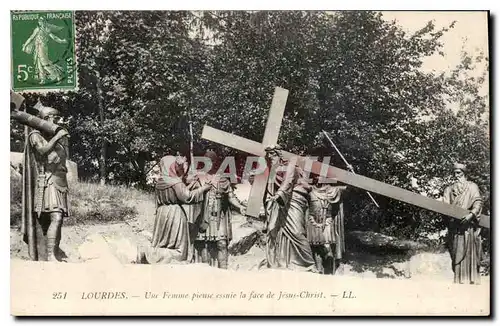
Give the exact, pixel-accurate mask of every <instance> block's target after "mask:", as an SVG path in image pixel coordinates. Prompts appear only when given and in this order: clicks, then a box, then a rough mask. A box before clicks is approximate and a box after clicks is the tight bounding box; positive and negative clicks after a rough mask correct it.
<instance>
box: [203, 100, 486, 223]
mask: <svg viewBox="0 0 500 326" xmlns="http://www.w3.org/2000/svg"><path fill="white" fill-rule="evenodd" d="M273 102H274V101H273ZM271 109H272V108H271ZM268 124H269V123H268ZM280 125H281V123H280ZM266 129H267V126H266ZM278 130H279V128H278ZM201 137H202V138H203V139H207V140H210V141H213V142H216V143H219V144H221V145H224V146H227V147H231V148H234V149H237V150H240V151H244V152H247V153H250V154H253V155H256V156H261V157H263V156H265V151H264V149H265V145H264V144H263V143H258V142H255V141H252V140H249V139H246V138H243V137H240V136H236V135H234V134H231V133H227V132H224V131H221V130H218V129H214V128H212V127H209V126H206V125H205V126H204V127H203V133H202V136H201ZM281 153H282V155H283V157H284V158H285V159H288V160H290V161H292V162H293V161H296V164H297V165H298V166H300V167H302V168H305V167H308V170H309V171H308V172H312V173H314V174H318V175H321V176H324V177H327V178H335V179H337V180H338V181H340V182H343V183H345V184H348V185H351V186H353V187H357V188H361V189H364V190H368V191H370V192H374V193H377V194H380V195H383V196H387V197H389V198H393V199H396V200H399V201H402V202H405V203H408V204H412V205H415V206H418V207H422V208H425V209H428V210H431V211H434V212H437V213H441V214H443V215H447V216H451V217H454V218H457V219H461V218H462V217H463V216H465V215H466V214H467V213H468V212H469V211H468V210H465V209H463V208H460V207H458V206H455V205H450V204H447V203H445V202H441V201H438V200H435V199H432V198H429V197H425V196H422V195H420V194H417V193H414V192H411V191H408V190H406V189H403V188H399V187H396V186H392V185H389V184H387V183H383V182H380V181H377V180H375V179H371V178H367V177H364V176H362V175H359V174H354V173H351V172H348V171H346V170H342V169H339V168H336V167H333V166H330V165H328V164H324V163H322V162H319V161H315V160H312V159H310V158H308V157H302V156H298V155H295V154H293V153H289V152H286V151H281ZM258 176H264V178H263V179H265V176H267V173H262V174H260V175H258ZM255 180H256V181H257V176H256V178H255ZM260 183H262V180H260ZM266 183H267V180H264V186H263V187H262V185H261V184H257V187H256V186H255V182H254V184H253V186H252V191H251V193H250V194H251V196H250V198H249V205H248V208H247V215H250V216H254V217H257V216H258V214H259V212H260V207H261V206H262V199H263V198H264V194H265V185H266ZM254 188H255V190H254ZM250 203H252V205H253V206H250ZM255 203H256V204H255ZM257 204H258V206H257ZM479 224H480V225H481V226H483V227H486V228H490V217H489V216H487V215H481V216H480V222H479Z"/></svg>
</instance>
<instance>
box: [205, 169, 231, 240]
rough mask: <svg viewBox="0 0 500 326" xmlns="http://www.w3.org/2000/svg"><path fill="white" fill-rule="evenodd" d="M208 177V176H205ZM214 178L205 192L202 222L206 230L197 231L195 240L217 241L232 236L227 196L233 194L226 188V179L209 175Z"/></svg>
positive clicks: (229, 238) (228, 238)
mask: <svg viewBox="0 0 500 326" xmlns="http://www.w3.org/2000/svg"><path fill="white" fill-rule="evenodd" d="M207 177H210V176H207ZM211 178H212V180H216V182H214V185H213V186H212V188H211V189H210V190H209V191H208V192H207V193H206V195H205V196H206V203H205V207H204V210H203V216H202V223H206V224H205V227H206V230H205V231H204V232H202V231H201V230H200V232H198V235H197V238H196V239H197V240H205V241H218V240H228V241H230V240H231V238H232V230H231V212H230V207H229V206H230V202H229V197H230V196H234V194H233V192H232V191H231V189H228V187H230V185H228V184H227V183H228V180H227V179H224V178H222V179H221V177H220V176H217V175H214V176H211Z"/></svg>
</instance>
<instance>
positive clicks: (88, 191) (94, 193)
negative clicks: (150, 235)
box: [10, 174, 153, 226]
mask: <svg viewBox="0 0 500 326" xmlns="http://www.w3.org/2000/svg"><path fill="white" fill-rule="evenodd" d="M10 181H11V194H10V204H11V205H10V224H11V226H19V225H20V221H21V199H22V180H21V179H20V178H17V177H16V176H13V175H12V174H11V180H10ZM143 200H146V201H153V197H152V195H150V194H148V193H146V192H142V191H139V190H137V189H134V188H128V187H125V186H111V185H100V184H97V183H88V182H78V183H73V184H70V189H69V202H70V207H69V209H70V216H68V217H67V218H66V219H65V220H64V225H75V224H100V223H114V222H120V221H125V220H128V219H132V218H135V217H136V216H137V215H138V211H137V209H136V207H135V206H136V203H137V202H139V201H143Z"/></svg>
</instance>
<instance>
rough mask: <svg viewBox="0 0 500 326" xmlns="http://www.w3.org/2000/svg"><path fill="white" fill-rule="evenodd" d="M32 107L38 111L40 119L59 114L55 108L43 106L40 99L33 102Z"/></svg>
mask: <svg viewBox="0 0 500 326" xmlns="http://www.w3.org/2000/svg"><path fill="white" fill-rule="evenodd" d="M34 108H35V109H36V110H37V111H38V116H39V117H40V118H42V119H46V118H47V117H49V116H51V115H59V111H58V110H57V109H54V108H51V107H49V106H44V105H43V104H42V102H40V100H38V102H37V103H36V104H35V106H34Z"/></svg>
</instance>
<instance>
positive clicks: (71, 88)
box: [10, 10, 79, 94]
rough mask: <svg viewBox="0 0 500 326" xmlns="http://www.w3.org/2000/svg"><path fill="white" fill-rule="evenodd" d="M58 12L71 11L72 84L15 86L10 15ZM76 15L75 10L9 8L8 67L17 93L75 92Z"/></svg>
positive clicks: (76, 61)
mask: <svg viewBox="0 0 500 326" xmlns="http://www.w3.org/2000/svg"><path fill="white" fill-rule="evenodd" d="M58 12H66V13H68V12H69V13H71V30H72V40H71V42H72V44H71V45H72V49H73V51H72V59H73V68H72V72H73V74H74V77H73V85H69V86H62V85H50V86H41V85H37V86H36V87H16V86H15V82H14V78H15V74H14V71H15V69H14V54H13V46H14V44H13V41H14V40H13V26H12V25H13V24H12V15H13V14H20V13H23V14H28V13H36V14H44V13H58ZM76 21H77V18H76V15H75V10H43V11H42V10H11V11H10V37H11V42H10V45H11V49H10V68H11V89H12V90H14V91H16V92H18V93H37V94H46V93H52V92H58V93H68V92H76V91H78V90H79V78H78V69H79V67H78V43H77V42H76V39H77V34H76Z"/></svg>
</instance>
